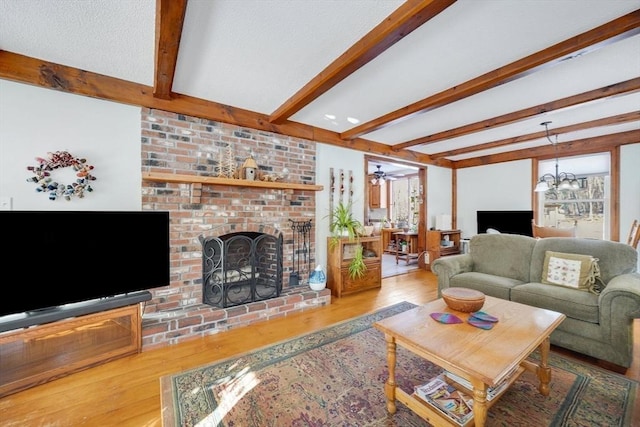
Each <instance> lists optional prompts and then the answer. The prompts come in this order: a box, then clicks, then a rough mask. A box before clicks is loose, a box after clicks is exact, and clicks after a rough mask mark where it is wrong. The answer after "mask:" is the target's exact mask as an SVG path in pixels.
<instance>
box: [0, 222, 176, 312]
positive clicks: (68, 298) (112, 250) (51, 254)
mask: <svg viewBox="0 0 640 427" xmlns="http://www.w3.org/2000/svg"><path fill="white" fill-rule="evenodd" d="M0 224H1V225H0V226H1V227H2V239H1V241H2V246H3V248H4V251H3V255H2V256H0V266H1V269H0V271H1V273H0V277H2V284H3V290H4V295H3V296H2V297H1V298H0V316H5V315H10V314H15V313H24V312H31V311H38V310H46V309H53V308H55V307H59V306H61V305H64V304H69V303H76V302H84V301H88V300H94V299H101V298H109V297H113V296H118V295H122V294H128V293H132V292H136V291H142V290H148V289H152V288H157V287H162V286H167V285H169V281H170V280H169V277H170V273H169V269H170V260H169V258H170V255H169V252H170V251H169V247H170V243H169V213H168V212H158V211H100V212H99V211H0Z"/></svg>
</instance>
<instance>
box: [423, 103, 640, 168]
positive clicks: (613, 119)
mask: <svg viewBox="0 0 640 427" xmlns="http://www.w3.org/2000/svg"><path fill="white" fill-rule="evenodd" d="M639 120H640V111H632V112H630V113H624V114H618V115H615V116H610V117H604V118H602V119H596V120H590V121H588V122H583V123H576V124H573V125H569V126H563V127H559V128H555V129H553V133H554V134H555V135H559V134H562V133H569V132H577V131H580V130H584V129H590V128H594V127H601V126H612V125H619V124H621V123H627V122H633V121H639ZM544 137H546V131H540V132H534V133H530V134H527V135H519V136H514V137H512V138H505V139H501V140H498V141H491V142H487V143H485V144H478V145H472V146H469V147H464V148H458V149H455V150H449V151H441V152H439V153H431V154H429V155H430V156H431V158H432V159H440V158H443V157H452V156H459V155H460V154H466V153H473V152H475V151H482V150H489V149H491V148H497V147H504V146H507V145H512V144H520V143H522V142H527V141H532V140H534V139H539V138H544Z"/></svg>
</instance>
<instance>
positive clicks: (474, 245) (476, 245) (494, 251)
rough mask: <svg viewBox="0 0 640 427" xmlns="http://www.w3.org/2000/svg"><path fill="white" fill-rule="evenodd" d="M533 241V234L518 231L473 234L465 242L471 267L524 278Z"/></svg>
mask: <svg viewBox="0 0 640 427" xmlns="http://www.w3.org/2000/svg"><path fill="white" fill-rule="evenodd" d="M535 244H536V239H534V238H533V237H529V236H521V235H518V234H504V233H503V234H478V235H475V236H473V237H472V238H471V241H470V242H469V249H470V255H471V258H472V259H473V271H475V272H478V273H485V274H490V275H494V276H501V277H506V278H510V279H514V280H519V281H520V282H523V283H524V282H528V281H529V268H530V263H531V254H532V252H533V248H534V246H535ZM541 273H542V272H539V274H541Z"/></svg>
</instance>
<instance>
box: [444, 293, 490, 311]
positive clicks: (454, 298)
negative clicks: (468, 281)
mask: <svg viewBox="0 0 640 427" xmlns="http://www.w3.org/2000/svg"><path fill="white" fill-rule="evenodd" d="M442 299H443V300H444V302H445V303H446V304H447V306H449V308H450V309H452V310H456V311H462V312H464V313H472V312H474V311H478V310H480V309H481V308H482V306H483V305H484V294H483V293H482V292H480V291H476V290H474V289H467V288H447V289H443V290H442Z"/></svg>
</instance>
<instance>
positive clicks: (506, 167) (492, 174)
mask: <svg viewBox="0 0 640 427" xmlns="http://www.w3.org/2000/svg"><path fill="white" fill-rule="evenodd" d="M531 164H532V161H531V160H530V159H526V160H517V161H513V162H505V163H496V164H491V165H486V166H476V167H472V168H464V169H458V171H457V184H458V185H457V187H458V200H457V202H458V212H457V218H458V223H457V225H458V229H460V230H462V237H463V238H471V237H472V236H473V235H475V234H477V232H478V230H477V228H478V227H477V222H476V211H481V210H530V209H533V208H532V206H531V197H532V196H531V195H532V194H533V188H532V186H531ZM430 187H431V186H430Z"/></svg>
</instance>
